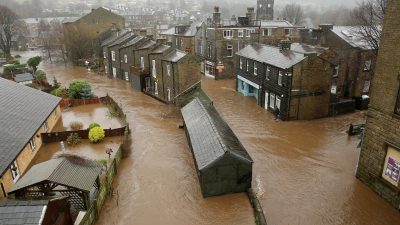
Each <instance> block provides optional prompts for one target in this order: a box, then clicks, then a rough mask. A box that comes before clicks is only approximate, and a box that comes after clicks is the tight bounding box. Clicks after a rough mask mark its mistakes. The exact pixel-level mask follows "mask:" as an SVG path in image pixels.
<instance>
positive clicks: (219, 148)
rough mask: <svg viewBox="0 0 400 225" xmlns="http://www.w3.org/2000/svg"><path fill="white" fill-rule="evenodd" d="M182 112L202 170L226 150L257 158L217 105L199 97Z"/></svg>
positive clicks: (247, 159) (238, 154) (226, 151)
mask: <svg viewBox="0 0 400 225" xmlns="http://www.w3.org/2000/svg"><path fill="white" fill-rule="evenodd" d="M181 112H182V116H183V119H184V121H185V126H186V129H187V132H188V136H189V139H190V144H191V146H192V151H193V154H194V158H195V160H196V165H197V167H198V170H202V169H204V168H206V167H208V166H210V165H211V164H213V163H214V162H216V161H218V159H219V158H220V157H222V156H223V155H224V154H231V155H232V156H233V157H236V158H238V159H239V160H242V161H244V162H247V163H252V162H253V160H252V159H251V157H250V155H249V154H248V153H247V151H246V150H245V149H244V147H243V145H242V144H241V143H240V141H239V139H238V138H237V137H236V135H235V134H234V133H233V131H232V130H231V129H230V127H229V125H228V124H227V123H226V122H225V121H224V120H223V118H222V117H221V116H220V115H219V113H218V112H217V110H216V109H215V108H214V106H212V105H205V104H204V103H202V102H201V101H200V100H199V98H195V99H194V100H193V101H191V102H190V103H189V104H187V105H186V106H185V107H183V108H182V109H181Z"/></svg>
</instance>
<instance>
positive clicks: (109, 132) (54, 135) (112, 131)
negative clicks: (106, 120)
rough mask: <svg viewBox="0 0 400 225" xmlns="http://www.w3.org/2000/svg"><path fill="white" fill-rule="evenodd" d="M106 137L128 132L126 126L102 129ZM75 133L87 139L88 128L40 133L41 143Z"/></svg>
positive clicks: (55, 140)
mask: <svg viewBox="0 0 400 225" xmlns="http://www.w3.org/2000/svg"><path fill="white" fill-rule="evenodd" d="M104 132H105V136H106V137H115V136H123V135H125V134H126V133H125V132H128V133H129V128H128V126H124V127H120V128H116V129H111V128H110V129H104ZM72 133H77V134H78V135H79V137H81V138H82V139H88V136H89V130H76V131H62V132H51V133H41V136H42V142H43V143H53V142H60V141H66V140H67V138H68V137H69V136H70V135H71V134H72Z"/></svg>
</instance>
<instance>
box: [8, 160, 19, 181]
mask: <svg viewBox="0 0 400 225" xmlns="http://www.w3.org/2000/svg"><path fill="white" fill-rule="evenodd" d="M10 170H11V176H12V178H13V181H14V183H16V182H17V180H18V178H19V176H20V174H19V169H18V165H17V161H14V162H13V163H12V164H11V166H10Z"/></svg>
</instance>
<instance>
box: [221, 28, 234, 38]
mask: <svg viewBox="0 0 400 225" xmlns="http://www.w3.org/2000/svg"><path fill="white" fill-rule="evenodd" d="M223 36H224V38H227V39H230V38H232V37H233V31H232V30H223Z"/></svg>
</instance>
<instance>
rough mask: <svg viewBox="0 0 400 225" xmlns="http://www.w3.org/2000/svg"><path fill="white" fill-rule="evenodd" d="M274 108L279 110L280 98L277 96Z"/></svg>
mask: <svg viewBox="0 0 400 225" xmlns="http://www.w3.org/2000/svg"><path fill="white" fill-rule="evenodd" d="M275 108H277V109H279V111H280V110H281V98H280V97H279V96H276V97H275Z"/></svg>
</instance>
